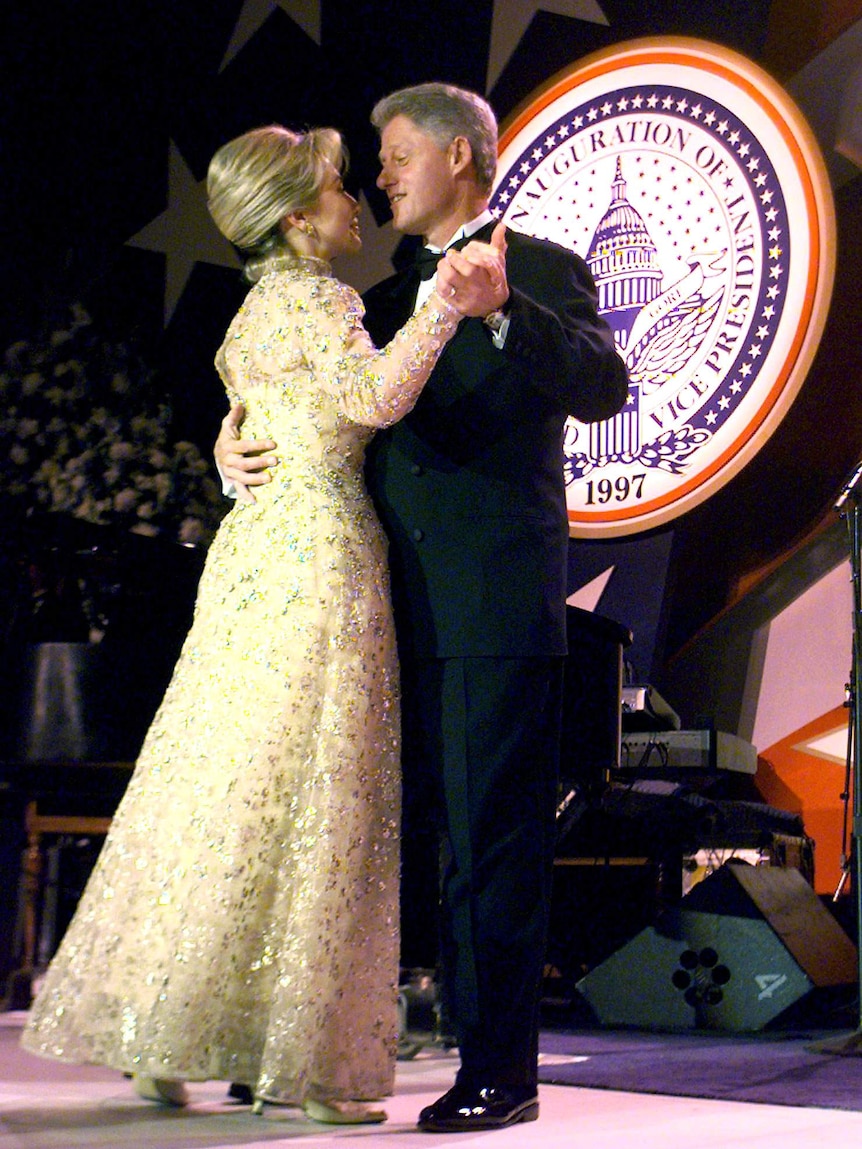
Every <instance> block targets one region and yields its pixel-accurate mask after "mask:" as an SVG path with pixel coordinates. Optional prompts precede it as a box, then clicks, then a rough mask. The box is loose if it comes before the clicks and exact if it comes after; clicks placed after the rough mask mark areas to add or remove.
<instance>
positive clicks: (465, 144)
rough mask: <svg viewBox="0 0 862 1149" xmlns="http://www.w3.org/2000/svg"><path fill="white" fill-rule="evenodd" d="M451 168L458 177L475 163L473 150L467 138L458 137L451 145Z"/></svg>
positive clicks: (449, 152)
mask: <svg viewBox="0 0 862 1149" xmlns="http://www.w3.org/2000/svg"><path fill="white" fill-rule="evenodd" d="M448 154H449V166H450V168H451V169H452V174H453V175H458V174H460V173H461V172H462V171H464V170H465V169H466V168H468V167H469V166H470V164H471V163H472V162H473V149H472V147H471V146H470V141H469V140H468V139H467V137H466V136H456V137H455V139H454V140H453V141H452V143H451V144H450V145H449V151H448Z"/></svg>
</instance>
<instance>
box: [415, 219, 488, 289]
mask: <svg viewBox="0 0 862 1149" xmlns="http://www.w3.org/2000/svg"><path fill="white" fill-rule="evenodd" d="M484 230H485V229H484V228H481V227H480V228H479V230H478V231H477V232H474V233H473V235H462V236H461V238H460V239H456V240H455V242H454V243H450V244H449V247H447V248H446V251H449V250H450V249H451V248H455V250H456V251H460V250H461V248H462V247H465V246H466V245H467V244H468V243H469V242H470V240H471V239H478V238H479V236H480V235H481V234H483V233H484ZM446 251H432V249H431V248H430V247H420V248H417V249H416V255H415V256H414V257H413V266H414V267H415V268H416V270H417V271H418V272H419V278H420V279H430V278H431V277H432V275H434V273H435V272H436V271H437V264H438V263H439V262H440V260H441V259H442V258H443V256H444V255H445V254H446Z"/></svg>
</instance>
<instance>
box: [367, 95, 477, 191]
mask: <svg viewBox="0 0 862 1149" xmlns="http://www.w3.org/2000/svg"><path fill="white" fill-rule="evenodd" d="M396 116H406V117H407V119H408V120H410V121H411V122H412V123H413V124H415V125H416V127H417V128H419V129H420V131H423V132H425V133H426V135H429V136H430V137H431V138H432V139H433V140H434V141H435V143H437V144H438V145H439V146H440V147H441V148H444V149H445V148H448V146H449V144H451V143H452V141H453V140H454V139H455V138H456V137H457V136H464V137H465V139H466V140H467V141H468V142H469V144H470V147H471V149H472V152H473V163H474V165H475V167H476V177H477V180H478V182H479V185H480V187H481V188H482V190H483V191H484V192H490V191H491V187H492V185H493V183H494V176H495V174H496V171H497V118H496V116H495V115H494V113H493V111H492V110H491V105H490V104H489V103H488V102H487V100H484V99H483V98H482V97H481V96H477V95H476V93H475V92H468V91H467V90H466V89H465V88H456V87H455V85H454V84H438V83H432V84H417V85H416V86H415V87H412V88H401V89H400V90H399V91H397V92H392V93H391V95H388V96H384V97H383V99H382V100H378V102H377V103H376V104H375V105H374V109H373V111H372V113H371V122H372V124H373V125H374V127H375V128H376V129H377V131H378V132H381V133H382V131H383V129H384V128H385V127H386V125H387V124H388V123H389V122H390V120H394V119H395V117H396Z"/></svg>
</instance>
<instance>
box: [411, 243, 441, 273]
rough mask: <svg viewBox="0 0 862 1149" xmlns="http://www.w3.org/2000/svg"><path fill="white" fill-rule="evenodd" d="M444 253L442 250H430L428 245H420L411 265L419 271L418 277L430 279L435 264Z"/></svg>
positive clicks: (434, 269)
mask: <svg viewBox="0 0 862 1149" xmlns="http://www.w3.org/2000/svg"><path fill="white" fill-rule="evenodd" d="M444 255H445V252H442V251H432V250H431V248H430V247H420V248H418V249H417V251H416V255H415V257H414V259H413V266H414V267H415V268H416V270H417V271H418V272H419V278H420V279H431V277H432V276H433V275H434V274H436V271H437V264H438V263H439V262H440V260H441V259H442V258H443V256H444Z"/></svg>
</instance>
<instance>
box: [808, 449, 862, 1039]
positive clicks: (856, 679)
mask: <svg viewBox="0 0 862 1149" xmlns="http://www.w3.org/2000/svg"><path fill="white" fill-rule="evenodd" d="M860 499H862V463H860V464H859V465H858V466H857V468H856V470H855V471H854V472H853V474H852V475H851V476H850V478H849V479H848V480H847V482H846V483H845V484H844V489H843V490H842V492H841V495H840V497H839V499H838V501H837V502H836V504H835V510H836V511H837V512H838V513H839V514H840V515H841V517H842V518H843V519H845V520H846V522H847V528H848V536H849V542H850V574H851V580H852V585H853V648H852V664H851V669H850V682H849V684H848V687H847V706H848V708H849V720H848V730H847V765H848V770H849V771H850V773H851V774H852V779H853V784H852V794H853V822H852V826H853V833H852V843H851V847H850V856H849V857H848V856H847V851H846V848H845V850H844V857H842V860H841V865H842V875H841V881H840V883H839V885H838V889H837V890H836V892H835V897H836V899H837V897H838V895H839V894H840V893H841V890H842V889H843V887H844V884H845V882H846V879H847V875H848V874H849V873H850V867H851V865H852V871H853V898H854V902H855V909H856V952H857V961H858V973H857V1006H856V1008H857V1011H862V779H860V755H859V747H860V744H862V743H860V734H862V561H860V547H862V539H860V508H859V503H860ZM847 789H848V790H849V789H850V788H849V787H847ZM808 1048H809V1049H811V1050H812V1051H813V1052H815V1053H833V1054H839V1055H844V1056H857V1055H860V1054H862V1012H860V1013H859V1022H858V1025H857V1028H856V1030H855V1031H854V1032H853V1033H851V1034H849V1035H846V1036H843V1037H838V1038H830V1039H828V1040H826V1041H820V1042H816V1043H815V1044H813V1045H811V1046H809V1047H808Z"/></svg>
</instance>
